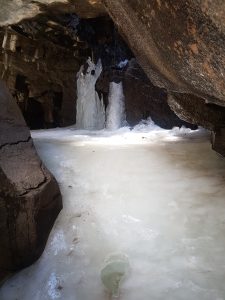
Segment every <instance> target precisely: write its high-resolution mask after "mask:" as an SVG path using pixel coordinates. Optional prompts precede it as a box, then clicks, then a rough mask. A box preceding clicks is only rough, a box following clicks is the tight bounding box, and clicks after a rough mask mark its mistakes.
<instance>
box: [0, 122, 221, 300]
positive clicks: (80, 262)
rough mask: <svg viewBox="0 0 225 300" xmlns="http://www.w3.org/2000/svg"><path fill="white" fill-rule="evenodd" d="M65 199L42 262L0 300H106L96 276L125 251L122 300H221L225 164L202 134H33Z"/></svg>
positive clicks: (143, 128)
mask: <svg viewBox="0 0 225 300" xmlns="http://www.w3.org/2000/svg"><path fill="white" fill-rule="evenodd" d="M32 136H33V138H34V141H35V145H36V147H37V150H38V152H39V154H40V156H41V157H42V159H43V160H44V162H45V164H46V165H47V167H48V168H49V169H50V170H51V171H52V173H53V174H54V175H55V177H56V178H57V180H58V182H59V184H60V188H61V191H62V194H63V202H64V209H63V211H62V212H61V213H60V215H59V217H58V219H57V221H56V223H55V226H54V229H53V231H52V233H51V235H50V237H49V240H48V244H47V247H46V250H45V252H44V254H43V256H42V257H41V259H40V260H39V261H38V262H37V263H35V264H34V265H33V266H31V267H30V268H27V269H25V270H23V271H21V272H20V273H19V274H17V275H15V276H14V277H13V278H11V279H10V280H8V281H7V282H6V283H5V285H4V286H3V287H2V288H1V290H0V299H1V300H16V299H17V300H54V299H62V300H108V299H109V298H108V295H107V293H106V292H105V291H104V286H103V284H102V282H101V270H102V269H103V267H104V261H105V259H106V258H107V257H108V256H110V255H111V253H117V252H118V253H122V254H124V255H126V257H127V258H128V260H129V265H130V271H129V274H128V275H127V276H126V278H125V279H124V281H123V282H122V283H121V287H120V297H119V299H120V300H165V299H166V300H224V299H225V184H224V183H225V182H224V181H225V180H224V178H225V161H224V159H223V158H221V157H219V156H218V155H217V154H216V153H215V152H213V151H212V150H211V147H210V144H209V141H208V139H209V136H208V134H207V133H205V132H204V131H201V130H199V131H197V132H192V131H190V130H187V129H183V130H178V129H174V130H172V131H166V130H162V129H160V128H157V127H154V126H153V125H152V124H150V125H145V124H141V125H139V126H137V127H136V128H135V130H134V131H133V132H130V130H129V129H128V128H122V129H120V130H119V131H117V132H113V133H110V132H108V131H106V130H105V131H100V132H87V131H75V130H74V129H73V128H67V129H58V130H46V131H36V132H33V133H32Z"/></svg>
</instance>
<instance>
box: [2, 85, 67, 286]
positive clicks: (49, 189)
mask: <svg viewBox="0 0 225 300" xmlns="http://www.w3.org/2000/svg"><path fill="white" fill-rule="evenodd" d="M0 106H1V110H0V182H1V185H0V239H1V243H0V282H1V281H2V280H4V279H5V278H6V277H7V276H8V275H10V274H12V273H14V272H15V271H18V270H20V269H21V268H24V267H26V266H28V265H30V264H31V263H33V262H34V261H35V260H36V259H38V258H39V256H40V255H41V254H42V252H43V250H44V247H45V244H46V241H47V238H48V235H49V233H50V230H51V228H52V226H53V224H54V221H55V219H56V217H57V215H58V213H59V212H60V210H61V208H62V201H61V200H62V199H61V194H60V191H59V188H58V185H57V183H56V181H55V179H54V177H53V176H52V175H51V174H50V173H49V171H47V169H46V168H45V167H44V165H43V164H42V162H41V161H40V159H39V158H38V156H37V154H36V151H35V149H34V146H33V142H32V139H31V137H30V133H29V130H28V128H27V127H26V125H25V122H24V120H23V117H22V115H21V112H20V110H19V108H18V107H17V105H16V103H15V101H14V100H13V98H12V97H11V95H10V94H9V92H8V90H7V88H6V86H5V84H4V83H2V82H0Z"/></svg>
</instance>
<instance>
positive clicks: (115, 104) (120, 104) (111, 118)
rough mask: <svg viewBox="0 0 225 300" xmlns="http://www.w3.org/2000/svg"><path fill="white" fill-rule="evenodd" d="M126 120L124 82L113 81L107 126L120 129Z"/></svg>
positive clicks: (111, 128)
mask: <svg viewBox="0 0 225 300" xmlns="http://www.w3.org/2000/svg"><path fill="white" fill-rule="evenodd" d="M124 122H125V105H124V94H123V84H122V82H119V83H115V82H111V83H110V86H109V104H108V107H107V121H106V128H107V129H109V130H116V129H119V128H120V127H121V126H123V125H124Z"/></svg>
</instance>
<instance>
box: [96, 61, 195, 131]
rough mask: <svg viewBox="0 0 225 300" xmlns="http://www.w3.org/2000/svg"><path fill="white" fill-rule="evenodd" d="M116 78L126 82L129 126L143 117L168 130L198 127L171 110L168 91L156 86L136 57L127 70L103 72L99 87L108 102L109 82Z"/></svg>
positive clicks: (124, 85) (117, 80)
mask: <svg viewBox="0 0 225 300" xmlns="http://www.w3.org/2000/svg"><path fill="white" fill-rule="evenodd" d="M112 81H114V82H120V81H122V83H123V89H124V96H125V107H126V120H127V122H128V124H129V125H131V126H133V125H136V124H138V123H139V122H140V121H141V120H143V119H147V118H148V117H151V119H152V120H153V121H154V122H155V123H156V124H157V125H159V126H160V127H162V128H165V129H170V128H173V127H175V126H177V127H181V126H182V125H184V126H186V127H190V128H193V129H195V128H196V126H195V125H192V124H190V123H187V122H185V121H182V119H179V118H178V116H177V115H176V114H175V113H174V112H173V111H172V110H171V109H170V107H169V105H168V103H167V93H166V90H164V89H161V88H158V87H155V86H154V85H153V84H152V83H151V82H150V80H149V78H148V77H147V76H146V74H145V73H144V71H143V70H142V68H141V67H140V66H139V64H138V63H137V61H136V59H131V60H130V61H129V63H128V65H127V66H126V67H125V68H124V69H123V70H108V71H105V72H103V73H102V75H101V77H100V78H99V80H98V81H97V85H96V88H97V90H98V92H99V93H100V94H101V93H102V94H103V95H104V99H105V102H106V104H107V98H108V93H109V83H110V82H112ZM191 123H192V122H191ZM193 124H195V123H194V122H193Z"/></svg>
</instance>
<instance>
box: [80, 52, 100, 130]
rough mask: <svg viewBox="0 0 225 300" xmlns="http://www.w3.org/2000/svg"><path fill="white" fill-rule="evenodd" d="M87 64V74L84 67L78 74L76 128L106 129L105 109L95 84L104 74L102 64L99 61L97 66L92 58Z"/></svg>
mask: <svg viewBox="0 0 225 300" xmlns="http://www.w3.org/2000/svg"><path fill="white" fill-rule="evenodd" d="M87 64H88V69H87V71H86V73H85V74H84V72H83V71H84V66H82V67H81V69H80V71H79V72H78V74H77V114H76V128H77V129H88V130H99V129H103V128H105V107H104V103H103V99H99V96H98V93H97V92H96V90H95V84H96V81H97V79H98V77H99V76H100V74H101V72H102V64H101V60H99V61H98V63H97V64H96V65H95V64H94V63H93V62H92V61H91V59H90V58H89V59H88V60H87Z"/></svg>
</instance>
